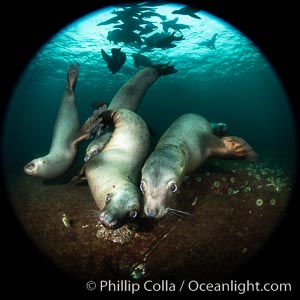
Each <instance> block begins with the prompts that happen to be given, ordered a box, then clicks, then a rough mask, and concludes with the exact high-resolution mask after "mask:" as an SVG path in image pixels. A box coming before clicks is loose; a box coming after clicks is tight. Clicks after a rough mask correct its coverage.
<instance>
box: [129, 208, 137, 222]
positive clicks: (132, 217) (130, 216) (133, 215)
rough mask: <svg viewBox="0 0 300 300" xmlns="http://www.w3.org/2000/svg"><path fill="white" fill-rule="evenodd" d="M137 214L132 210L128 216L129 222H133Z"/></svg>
mask: <svg viewBox="0 0 300 300" xmlns="http://www.w3.org/2000/svg"><path fill="white" fill-rule="evenodd" d="M137 214H138V212H137V210H132V211H131V212H130V213H129V215H128V216H129V218H130V219H131V220H133V219H134V218H135V217H136V216H137Z"/></svg>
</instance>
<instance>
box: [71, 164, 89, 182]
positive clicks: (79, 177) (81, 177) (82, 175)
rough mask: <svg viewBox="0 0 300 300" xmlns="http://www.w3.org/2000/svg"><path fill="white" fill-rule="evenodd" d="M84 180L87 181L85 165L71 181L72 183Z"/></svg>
mask: <svg viewBox="0 0 300 300" xmlns="http://www.w3.org/2000/svg"><path fill="white" fill-rule="evenodd" d="M82 180H86V177H85V164H83V166H82V167H81V168H80V170H79V171H78V172H77V174H76V175H75V176H73V177H72V179H71V180H70V182H72V183H73V182H75V183H76V182H78V181H82Z"/></svg>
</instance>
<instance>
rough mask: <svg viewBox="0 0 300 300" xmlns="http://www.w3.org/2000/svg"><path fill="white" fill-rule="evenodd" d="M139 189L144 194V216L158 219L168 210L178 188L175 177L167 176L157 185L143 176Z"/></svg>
mask: <svg viewBox="0 0 300 300" xmlns="http://www.w3.org/2000/svg"><path fill="white" fill-rule="evenodd" d="M140 189H141V191H142V192H143V194H144V212H145V214H146V216H147V217H151V218H157V219H158V218H161V217H163V216H164V215H165V214H166V213H167V212H168V208H169V205H170V203H171V202H172V199H173V197H174V195H175V193H176V192H177V190H178V183H177V181H176V179H175V178H168V179H166V180H165V181H164V182H162V183H161V184H159V185H156V184H154V185H153V184H152V183H151V182H150V181H148V180H147V179H145V178H143V179H142V181H141V184H140Z"/></svg>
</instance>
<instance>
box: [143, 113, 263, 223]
mask: <svg viewBox="0 0 300 300" xmlns="http://www.w3.org/2000/svg"><path fill="white" fill-rule="evenodd" d="M212 156H214V157H219V158H223V159H241V160H245V161H252V162H255V161H257V160H258V156H257V154H256V153H255V152H254V151H253V149H252V148H251V147H250V146H249V145H248V144H247V142H246V141H244V140H243V139H242V138H239V137H231V136H226V137H221V138H219V137H217V136H216V135H214V133H213V129H212V127H211V125H210V123H209V122H208V121H207V120H206V119H205V118H203V117H202V116H200V115H197V114H184V115H182V116H181V117H179V118H178V119H177V120H175V122H174V123H173V124H172V125H171V126H170V127H169V128H168V129H167V131H166V132H165V133H164V134H163V135H162V137H161V138H160V140H159V141H158V144H157V146H156V148H155V150H154V151H153V152H152V153H151V154H150V156H149V157H148V159H147V160H146V162H145V164H144V166H143V168H142V180H141V185H140V188H141V190H142V192H143V193H144V212H145V214H146V215H147V216H149V217H154V218H161V217H162V216H164V215H165V214H166V213H167V212H168V206H169V204H170V201H171V199H172V196H173V195H174V193H175V192H176V191H177V190H178V188H179V187H180V185H181V183H182V180H183V178H184V176H185V175H186V174H187V173H190V172H192V171H194V170H196V169H197V168H199V166H201V165H202V164H203V163H204V162H205V161H206V160H207V159H208V158H209V157H212Z"/></svg>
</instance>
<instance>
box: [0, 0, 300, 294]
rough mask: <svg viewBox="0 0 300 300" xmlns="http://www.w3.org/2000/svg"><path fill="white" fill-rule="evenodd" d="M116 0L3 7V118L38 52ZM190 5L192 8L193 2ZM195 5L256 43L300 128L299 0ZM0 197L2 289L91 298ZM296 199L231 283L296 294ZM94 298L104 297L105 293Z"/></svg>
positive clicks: (217, 0)
mask: <svg viewBox="0 0 300 300" xmlns="http://www.w3.org/2000/svg"><path fill="white" fill-rule="evenodd" d="M112 2H113V1H109V2H106V3H105V2H104V1H96V0H89V1H86V0H79V1H75V2H69V1H62V0H60V1H59V0H52V1H46V2H45V1H39V2H38V3H36V2H35V1H33V0H27V1H22V2H19V3H14V2H13V3H12V2H11V3H8V2H7V3H6V6H5V8H4V9H2V10H1V15H2V16H1V31H2V39H1V41H2V42H1V45H2V46H1V52H2V54H1V56H2V62H1V65H2V68H1V69H2V76H1V79H2V80H1V88H0V97H1V105H2V106H3V107H2V109H1V117H2V119H3V115H4V113H5V104H6V103H7V102H8V100H9V97H10V93H11V91H12V89H13V87H14V84H15V83H16V81H17V79H18V77H19V75H20V74H21V72H22V70H23V68H24V67H25V66H26V64H27V62H28V61H29V59H30V58H31V57H32V56H33V55H34V53H35V52H36V51H37V49H38V48H39V47H40V46H42V45H43V43H44V42H46V41H47V39H48V38H50V37H51V36H52V35H53V34H54V33H56V32H57V31H59V30H60V29H61V28H62V27H64V26H65V25H67V24H68V23H70V22H71V21H73V20H75V19H77V18H78V17H81V16H83V15H85V14H87V13H89V12H92V11H94V10H96V9H98V8H101V7H102V6H104V4H112ZM185 2H187V1H185ZM189 2H191V4H193V3H192V2H193V1H189ZM194 4H195V5H201V6H202V7H203V8H204V9H205V10H207V11H209V12H211V13H213V14H215V15H217V16H219V17H221V18H223V19H224V20H226V21H227V22H229V23H231V24H232V25H234V26H236V27H237V28H238V29H240V30H241V31H242V32H244V33H245V34H246V35H247V36H248V37H249V38H250V39H251V40H253V41H254V42H255V43H256V45H258V46H259V48H260V49H261V51H262V52H263V53H264V54H265V55H266V57H267V58H268V59H269V61H270V62H271V63H272V65H273V66H274V68H275V70H276V71H277V73H278V75H279V77H280V79H281V80H282V82H283V85H284V87H285V89H286V91H287V93H288V96H289V98H290V99H291V105H292V107H293V111H294V114H295V120H296V122H297V123H298V120H299V112H297V109H296V103H297V99H296V95H297V83H296V82H295V80H296V79H297V77H298V78H299V74H297V71H298V70H297V69H296V64H297V63H298V62H297V59H298V55H299V54H297V53H296V52H297V45H296V43H297V42H298V38H297V37H298V32H297V31H296V27H297V15H296V12H297V8H296V4H295V1H291V0H288V1H284V3H281V4H280V3H279V1H270V0H252V1H246V0H204V1H194ZM294 78H295V79H294ZM24 101H26V100H24ZM287 134H288V133H287ZM279 138H280V137H279ZM2 195H3V197H2V200H1V202H2V203H1V206H3V207H1V212H2V215H1V218H0V219H1V225H2V226H1V228H2V237H1V240H2V241H3V242H1V253H3V254H2V258H3V260H4V261H5V264H4V265H3V266H2V267H1V271H2V274H3V275H4V276H5V277H6V280H5V281H4V282H2V286H3V288H2V292H4V291H5V292H6V291H7V292H9V293H11V294H15V293H19V292H20V294H22V295H23V296H24V295H36V296H37V295H40V296H44V295H56V296H63V295H68V296H72V295H83V294H85V293H87V291H85V288H84V286H83V285H82V283H81V282H78V283H76V282H75V281H74V280H72V279H71V278H69V277H67V276H66V275H65V274H63V273H62V272H59V271H58V270H57V269H56V268H55V267H54V266H53V265H51V264H49V263H48V261H47V260H46V258H44V257H43V256H42V255H41V253H39V252H38V250H37V249H36V248H35V247H32V245H31V243H30V242H29V241H28V240H27V238H26V237H25V235H24V233H23V232H22V230H21V228H20V227H19V225H18V224H16V222H15V217H14V215H13V212H12V210H11V207H10V206H9V204H8V202H7V201H5V200H6V199H3V198H5V194H4V191H3V193H2ZM297 198H298V193H297V191H294V194H293V199H292V200H293V201H291V204H290V207H289V210H288V216H287V217H286V218H285V219H284V221H283V222H282V223H281V224H280V226H279V228H278V231H277V233H276V234H275V235H274V237H273V239H272V240H271V241H270V242H269V243H268V244H267V246H266V247H265V248H264V250H263V251H262V252H261V253H260V254H259V256H257V257H256V258H255V259H253V261H252V262H251V263H250V264H249V265H247V266H245V267H244V268H242V269H241V270H240V271H239V272H238V273H236V274H234V277H233V279H253V280H262V281H272V280H274V281H289V282H293V288H294V289H296V278H297V277H296V274H295V271H296V272H297V271H298V269H297V267H296V263H298V262H299V259H298V258H297V242H298V236H299V233H298V231H297V229H298V228H297V226H296V225H297V224H296V218H297V216H296V214H297V213H298V211H297V208H296V202H297ZM33 262H34V263H33ZM3 283H4V284H3ZM294 292H295V290H294ZM40 293H41V294H40ZM95 295H96V296H97V297H101V295H100V293H96V294H95ZM169 296H170V295H169Z"/></svg>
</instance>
